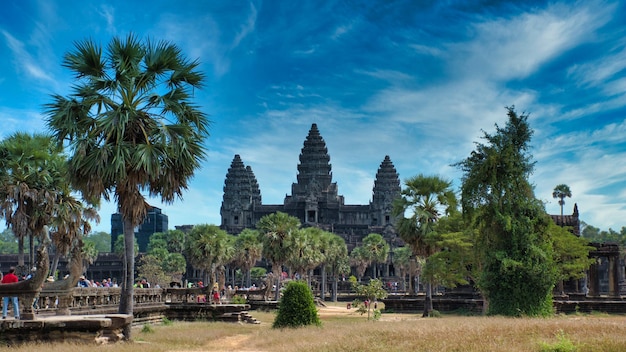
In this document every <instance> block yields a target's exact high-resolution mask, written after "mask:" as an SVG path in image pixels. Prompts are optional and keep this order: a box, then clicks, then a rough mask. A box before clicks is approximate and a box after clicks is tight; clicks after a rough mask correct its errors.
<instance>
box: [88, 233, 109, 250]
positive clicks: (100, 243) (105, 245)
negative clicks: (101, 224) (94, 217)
mask: <svg viewBox="0 0 626 352" xmlns="http://www.w3.org/2000/svg"><path fill="white" fill-rule="evenodd" d="M84 241H85V242H93V243H94V244H95V246H96V249H97V250H98V252H99V253H111V252H112V249H111V235H110V234H109V233H108V232H104V231H97V232H91V233H89V234H88V235H87V237H85V238H84Z"/></svg>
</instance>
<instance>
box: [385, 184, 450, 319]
mask: <svg viewBox="0 0 626 352" xmlns="http://www.w3.org/2000/svg"><path fill="white" fill-rule="evenodd" d="M404 184H405V186H406V188H405V189H403V190H402V193H401V197H400V198H398V199H397V200H396V202H395V203H394V208H393V215H394V216H396V217H399V220H398V232H399V234H400V238H402V240H403V241H404V242H405V243H406V244H408V245H409V246H410V247H411V250H412V251H413V254H414V255H416V256H422V257H424V258H426V260H428V257H429V256H431V255H432V254H434V253H435V251H437V248H436V246H435V244H434V240H433V236H434V235H435V233H434V224H435V223H436V222H437V220H438V219H439V217H440V216H441V215H442V213H445V214H447V213H448V212H449V211H450V210H451V209H453V208H454V207H456V197H455V195H454V192H453V191H452V190H451V186H452V183H451V182H450V181H447V180H444V179H441V178H440V177H438V176H424V175H421V174H420V175H418V176H414V177H412V178H409V179H408V180H406V181H405V183H404ZM407 213H408V215H409V217H408V218H407V217H405V216H406V215H407ZM426 286H427V287H426V301H425V302H424V316H430V314H431V312H432V310H433V307H432V285H431V283H430V282H427V285H426Z"/></svg>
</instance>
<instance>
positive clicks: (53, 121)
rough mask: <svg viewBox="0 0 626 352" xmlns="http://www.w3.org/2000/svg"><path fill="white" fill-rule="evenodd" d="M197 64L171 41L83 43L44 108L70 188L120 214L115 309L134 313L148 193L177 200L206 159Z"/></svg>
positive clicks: (205, 129)
mask: <svg viewBox="0 0 626 352" xmlns="http://www.w3.org/2000/svg"><path fill="white" fill-rule="evenodd" d="M198 65H199V63H198V62H197V61H189V60H187V59H186V58H185V57H184V56H183V55H182V54H181V50H180V49H179V48H178V47H177V46H176V45H174V44H172V43H169V42H165V41H159V42H154V41H151V40H145V41H140V40H138V39H137V38H136V36H135V35H133V34H129V35H128V36H127V37H126V38H124V39H120V38H118V37H115V38H113V39H112V40H111V42H110V43H109V45H108V46H107V47H106V53H104V54H103V49H102V47H101V46H100V45H99V44H96V43H94V42H93V41H92V40H84V41H80V42H78V43H76V45H75V49H74V50H73V51H71V52H69V53H67V54H66V55H65V57H64V60H63V66H65V67H67V68H69V69H70V70H71V71H72V72H73V73H74V77H75V79H76V82H75V85H74V86H73V87H72V91H73V92H72V94H70V95H69V96H68V97H64V96H61V95H54V96H53V97H52V102H51V103H49V104H47V105H46V113H47V123H48V126H49V127H50V129H51V130H52V131H53V133H54V135H55V136H56V138H57V139H58V140H59V141H67V142H69V148H70V155H71V157H70V160H69V171H70V179H71V182H72V185H73V187H74V188H75V189H77V190H79V191H80V192H82V194H83V197H84V198H86V199H89V200H93V199H96V200H99V199H100V198H102V197H104V199H106V200H109V199H111V198H114V199H115V200H116V202H117V205H118V209H119V212H120V213H121V215H122V219H123V221H124V241H125V242H126V245H125V246H124V248H125V261H124V264H125V265H124V266H125V268H124V269H125V270H124V271H125V276H124V280H123V283H122V296H121V300H120V307H119V311H120V313H125V314H132V313H133V282H134V272H135V253H134V246H133V244H134V237H135V236H134V228H135V227H136V226H138V225H139V224H141V222H142V221H143V220H144V218H145V217H146V214H147V210H148V208H149V205H148V203H147V202H146V193H147V194H148V195H149V196H160V197H161V199H162V201H163V202H166V203H172V202H173V201H174V200H175V199H176V198H177V197H178V198H181V197H182V192H183V191H184V190H185V189H187V187H188V184H189V180H190V179H191V177H192V176H193V174H194V171H195V170H196V169H197V168H198V167H199V166H200V162H201V161H202V160H203V159H204V157H205V149H204V146H203V142H204V140H205V138H206V137H207V136H208V125H209V122H208V119H207V117H206V116H205V114H204V113H203V112H201V111H200V110H199V108H198V107H197V106H195V105H194V104H192V103H191V101H190V100H191V98H192V97H193V92H194V90H195V89H196V88H200V87H201V86H202V82H203V79H204V75H203V74H202V73H200V72H198V71H197V70H196V69H197V67H198ZM124 336H125V339H130V327H129V328H128V329H125V331H124Z"/></svg>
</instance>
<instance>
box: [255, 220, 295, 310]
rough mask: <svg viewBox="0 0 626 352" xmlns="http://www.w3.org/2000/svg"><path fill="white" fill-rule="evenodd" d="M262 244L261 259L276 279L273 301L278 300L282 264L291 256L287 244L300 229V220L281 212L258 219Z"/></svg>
mask: <svg viewBox="0 0 626 352" xmlns="http://www.w3.org/2000/svg"><path fill="white" fill-rule="evenodd" d="M256 227H257V229H258V230H259V236H260V239H261V243H263V257H265V259H267V260H268V261H269V262H270V263H271V264H272V272H273V273H274V275H275V276H276V277H277V280H278V282H277V284H276V292H275V299H276V300H278V299H279V289H280V282H281V276H282V272H283V269H282V267H283V264H285V262H286V261H287V260H288V259H289V257H290V256H291V250H292V249H291V248H289V246H288V244H289V243H290V241H291V237H292V236H293V235H294V233H295V232H296V231H298V230H299V229H300V220H298V218H296V217H293V216H291V215H289V214H286V213H283V212H280V211H279V212H276V213H272V214H268V215H265V216H263V217H262V218H261V219H259V222H258V223H257V225H256Z"/></svg>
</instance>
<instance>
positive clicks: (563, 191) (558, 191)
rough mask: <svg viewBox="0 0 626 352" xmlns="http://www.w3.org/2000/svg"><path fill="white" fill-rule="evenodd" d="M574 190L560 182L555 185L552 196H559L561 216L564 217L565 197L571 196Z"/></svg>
mask: <svg viewBox="0 0 626 352" xmlns="http://www.w3.org/2000/svg"><path fill="white" fill-rule="evenodd" d="M571 197H572V191H571V190H570V189H569V186H568V185H566V184H560V185H557V186H556V187H554V191H553V192H552V198H555V199H556V198H559V205H560V206H561V218H563V206H564V205H565V198H571Z"/></svg>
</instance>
